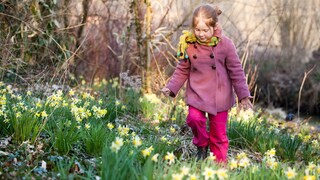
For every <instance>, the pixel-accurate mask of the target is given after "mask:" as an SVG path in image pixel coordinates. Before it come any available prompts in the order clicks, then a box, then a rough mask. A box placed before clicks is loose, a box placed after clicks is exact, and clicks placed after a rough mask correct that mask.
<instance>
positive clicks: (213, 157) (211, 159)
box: [207, 152, 216, 161]
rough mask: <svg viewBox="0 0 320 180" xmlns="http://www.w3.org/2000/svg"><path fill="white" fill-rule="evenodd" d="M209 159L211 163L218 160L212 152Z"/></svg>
mask: <svg viewBox="0 0 320 180" xmlns="http://www.w3.org/2000/svg"><path fill="white" fill-rule="evenodd" d="M207 159H208V160H209V161H214V160H216V156H215V155H213V153H212V152H210V153H209V156H208V157H207Z"/></svg>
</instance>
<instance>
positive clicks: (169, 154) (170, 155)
mask: <svg viewBox="0 0 320 180" xmlns="http://www.w3.org/2000/svg"><path fill="white" fill-rule="evenodd" d="M164 159H165V160H167V161H168V164H169V165H171V164H172V163H174V161H175V155H174V154H173V153H172V152H167V155H165V157H164Z"/></svg>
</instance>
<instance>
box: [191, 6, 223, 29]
mask: <svg viewBox="0 0 320 180" xmlns="http://www.w3.org/2000/svg"><path fill="white" fill-rule="evenodd" d="M221 13H222V11H221V10H220V9H219V7H217V6H215V7H213V6H211V5H210V4H202V5H200V6H198V7H197V8H196V9H195V10H194V11H193V18H192V28H194V27H196V26H197V24H198V22H199V18H200V17H202V18H204V19H205V23H206V25H207V26H211V27H215V26H216V24H217V22H218V16H219V15H220V14H221Z"/></svg>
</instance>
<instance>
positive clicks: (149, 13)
mask: <svg viewBox="0 0 320 180" xmlns="http://www.w3.org/2000/svg"><path fill="white" fill-rule="evenodd" d="M146 5H147V14H146V16H147V17H146V20H147V23H146V35H147V38H146V55H147V57H146V66H145V71H146V73H145V76H146V77H145V82H144V92H146V93H150V92H151V71H150V66H151V48H152V47H151V20H152V17H151V16H152V8H151V3H150V1H149V0H146Z"/></svg>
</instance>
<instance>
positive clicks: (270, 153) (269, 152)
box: [265, 148, 276, 157]
mask: <svg viewBox="0 0 320 180" xmlns="http://www.w3.org/2000/svg"><path fill="white" fill-rule="evenodd" d="M265 155H266V156H268V157H274V156H275V155H276V150H275V148H272V149H270V150H269V151H267V152H266V153H265Z"/></svg>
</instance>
